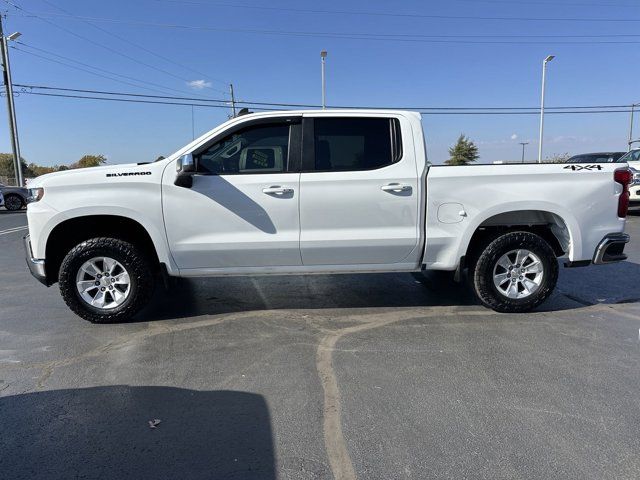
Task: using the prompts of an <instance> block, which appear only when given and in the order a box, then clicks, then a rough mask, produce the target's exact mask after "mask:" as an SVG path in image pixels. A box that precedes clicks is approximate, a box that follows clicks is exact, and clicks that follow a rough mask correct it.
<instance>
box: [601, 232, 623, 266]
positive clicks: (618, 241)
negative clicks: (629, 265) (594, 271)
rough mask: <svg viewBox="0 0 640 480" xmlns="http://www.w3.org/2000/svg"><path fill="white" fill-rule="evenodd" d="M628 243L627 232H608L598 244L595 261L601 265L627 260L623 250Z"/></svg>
mask: <svg viewBox="0 0 640 480" xmlns="http://www.w3.org/2000/svg"><path fill="white" fill-rule="evenodd" d="M627 243H629V235H627V234H626V233H610V234H608V235H607V236H605V237H604V238H603V239H602V240H601V241H600V243H599V244H598V248H596V252H595V254H594V255H593V263H595V264H597V265H601V264H603V263H613V262H621V261H623V260H626V259H627V256H626V255H625V254H624V253H623V252H624V246H625V245H626V244H627Z"/></svg>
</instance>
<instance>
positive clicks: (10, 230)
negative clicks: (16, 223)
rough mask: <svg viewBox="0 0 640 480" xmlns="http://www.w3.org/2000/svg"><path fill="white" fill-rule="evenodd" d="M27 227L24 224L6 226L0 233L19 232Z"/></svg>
mask: <svg viewBox="0 0 640 480" xmlns="http://www.w3.org/2000/svg"><path fill="white" fill-rule="evenodd" d="M27 228H29V227H27V226H26V225H24V226H22V227H13V228H7V229H6V230H0V235H9V234H10V233H15V232H19V231H21V230H26V229H27Z"/></svg>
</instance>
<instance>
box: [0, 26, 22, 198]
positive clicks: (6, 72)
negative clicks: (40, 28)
mask: <svg viewBox="0 0 640 480" xmlns="http://www.w3.org/2000/svg"><path fill="white" fill-rule="evenodd" d="M19 36H20V33H18V32H16V33H12V34H11V35H8V36H5V35H4V31H3V29H2V15H0V42H1V43H2V48H0V50H2V77H3V79H4V86H5V89H6V91H7V111H8V113H9V131H10V133H11V149H12V150H13V166H14V170H15V175H16V185H17V186H18V187H22V186H23V185H24V182H23V179H22V165H21V163H20V142H19V141H18V123H17V121H16V108H15V104H14V102H13V83H12V82H11V67H10V65H9V47H8V45H7V40H15V39H16V38H18V37H19Z"/></svg>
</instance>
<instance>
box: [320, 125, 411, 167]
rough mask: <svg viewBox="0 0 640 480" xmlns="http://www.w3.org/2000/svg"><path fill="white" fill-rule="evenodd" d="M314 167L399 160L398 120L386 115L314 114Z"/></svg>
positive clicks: (383, 163) (389, 162) (384, 164)
mask: <svg viewBox="0 0 640 480" xmlns="http://www.w3.org/2000/svg"><path fill="white" fill-rule="evenodd" d="M313 124H314V150H315V170H316V171H347V170H373V169H376V168H381V167H385V166H387V165H391V164H392V163H394V162H395V161H398V160H399V155H398V149H399V145H397V143H398V140H399V138H400V136H399V125H398V121H397V120H394V119H389V118H349V117H346V118H315V119H314V123H313Z"/></svg>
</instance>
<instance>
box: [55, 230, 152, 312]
mask: <svg viewBox="0 0 640 480" xmlns="http://www.w3.org/2000/svg"><path fill="white" fill-rule="evenodd" d="M59 282H60V292H61V293H62V297H63V298H64V301H65V302H66V304H67V305H68V306H69V308H71V310H73V311H74V312H75V313H77V314H78V315H79V316H81V317H82V318H84V319H86V320H89V321H91V322H94V323H112V322H122V321H125V320H128V319H130V318H131V317H132V316H133V315H135V314H136V313H137V312H138V311H139V310H140V309H141V308H142V307H144V306H145V305H146V304H147V303H148V301H149V299H150V298H151V295H152V293H153V288H154V275H153V272H152V265H151V263H150V262H149V260H148V259H147V257H146V256H145V255H144V254H143V252H141V251H140V250H139V249H138V247H136V246H135V245H133V244H131V243H128V242H125V241H123V240H118V239H115V238H93V239H90V240H86V241H84V242H82V243H81V244H79V245H78V246H76V247H75V248H74V249H72V250H71V251H70V252H69V253H68V254H67V256H66V257H65V259H64V260H63V262H62V265H61V266H60V275H59Z"/></svg>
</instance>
